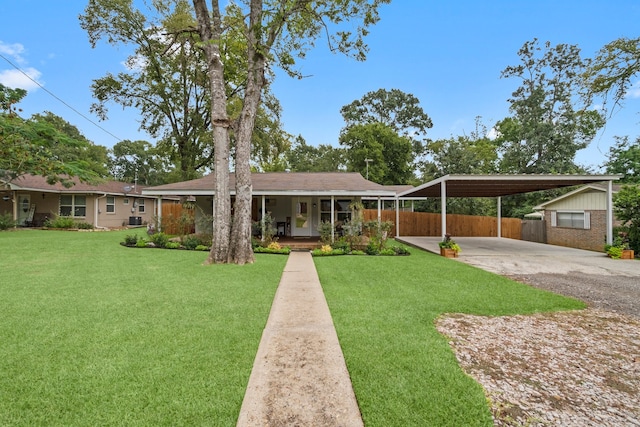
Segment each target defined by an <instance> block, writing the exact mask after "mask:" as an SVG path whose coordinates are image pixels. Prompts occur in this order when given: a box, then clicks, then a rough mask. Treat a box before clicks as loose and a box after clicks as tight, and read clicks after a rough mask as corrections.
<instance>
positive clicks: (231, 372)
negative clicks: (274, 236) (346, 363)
mask: <svg viewBox="0 0 640 427" xmlns="http://www.w3.org/2000/svg"><path fill="white" fill-rule="evenodd" d="M130 233H131V232H95V233H83V232H61V231H39V230H24V231H17V232H3V233H0V271H1V278H0V343H1V345H0V372H1V373H2V375H0V425H65V426H67V425H68V426H71V425H76V426H77V425H87V426H89V425H154V426H161V425H172V426H175V425H219V426H231V425H235V422H236V420H237V416H238V413H239V410H240V405H241V403H242V398H243V396H244V392H245V388H246V385H247V382H248V379H249V375H250V372H251V367H252V365H253V360H254V357H255V354H256V351H257V347H258V344H259V342H260V336H261V334H262V329H263V328H264V325H265V323H266V319H267V317H268V313H269V309H270V307H271V303H272V300H273V296H274V293H275V290H276V287H277V285H278V282H279V279H280V276H281V274H282V270H283V268H284V264H285V262H286V257H276V256H269V255H260V254H258V255H257V256H256V257H257V262H256V263H255V264H253V265H248V266H243V267H239V266H234V265H223V266H203V265H202V262H203V261H204V259H205V257H206V256H207V254H206V253H205V252H197V251H168V250H160V249H135V248H126V247H123V246H120V245H119V244H118V242H120V241H122V240H124V236H125V234H130Z"/></svg>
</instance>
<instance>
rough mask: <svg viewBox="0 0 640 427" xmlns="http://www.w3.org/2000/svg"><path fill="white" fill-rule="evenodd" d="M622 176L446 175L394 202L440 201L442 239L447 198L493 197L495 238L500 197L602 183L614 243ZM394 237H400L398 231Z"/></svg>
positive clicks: (609, 235) (414, 189)
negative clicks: (617, 184) (618, 186)
mask: <svg viewBox="0 0 640 427" xmlns="http://www.w3.org/2000/svg"><path fill="white" fill-rule="evenodd" d="M621 177H622V176H621V175H551V174H549V175H445V176H443V177H440V178H438V179H434V180H432V181H429V182H427V183H426V184H422V185H420V186H418V187H415V188H412V189H409V190H406V191H404V192H401V193H399V194H398V195H397V200H403V199H405V200H406V199H419V198H426V197H434V198H435V197H440V198H441V199H442V203H441V205H442V209H441V212H440V213H441V217H442V236H441V238H444V236H445V235H446V234H447V198H448V197H495V198H496V199H497V205H498V207H497V212H498V237H502V235H501V229H500V228H501V227H500V222H501V219H502V213H501V210H502V206H501V203H502V199H501V198H502V197H503V196H510V195H514V194H523V193H530V192H533V191H540V190H551V189H554V188H563V187H573V186H576V185H585V184H592V183H596V182H603V183H605V184H606V187H607V232H606V234H607V237H606V240H607V243H609V244H611V243H612V242H613V236H612V234H613V201H612V194H613V191H612V184H613V181H617V180H619V179H620V178H621ZM397 206H398V203H397V202H396V223H399V210H398V209H397ZM396 237H400V230H399V227H397V228H396Z"/></svg>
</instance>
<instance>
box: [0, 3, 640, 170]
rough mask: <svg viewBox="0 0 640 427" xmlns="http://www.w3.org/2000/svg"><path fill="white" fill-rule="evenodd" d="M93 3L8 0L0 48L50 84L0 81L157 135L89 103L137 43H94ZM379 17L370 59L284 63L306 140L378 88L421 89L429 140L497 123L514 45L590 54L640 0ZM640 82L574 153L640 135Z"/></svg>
mask: <svg viewBox="0 0 640 427" xmlns="http://www.w3.org/2000/svg"><path fill="white" fill-rule="evenodd" d="M85 5H86V2H85V1H78V0H65V1H48V0H47V1H45V0H20V1H17V0H2V4H1V5H0V23H1V25H0V54H1V55H2V56H3V57H4V58H7V59H8V60H10V61H11V62H12V63H13V64H15V65H17V66H18V67H20V68H21V69H22V70H24V71H26V72H27V73H28V74H30V75H31V76H32V78H34V79H35V80H37V81H38V82H39V83H40V84H41V85H42V86H43V87H44V88H45V89H46V91H45V90H43V89H42V88H39V87H38V86H36V85H34V84H33V83H32V82H31V81H29V80H27V79H26V78H24V76H22V75H21V74H20V73H19V72H17V71H16V70H15V69H14V68H13V67H12V66H11V65H10V64H9V63H8V62H7V61H6V60H5V59H3V58H0V83H3V84H5V85H7V86H11V87H16V86H20V87H24V88H25V89H27V90H28V91H29V94H28V96H27V97H26V99H25V100H24V101H23V102H22V103H21V105H20V107H22V108H23V113H22V115H23V117H29V116H30V115H31V114H34V113H39V112H43V111H51V112H53V113H54V114H57V115H59V116H61V117H63V118H64V119H66V120H67V121H69V122H70V123H72V124H73V125H75V126H77V127H78V128H79V129H80V130H81V132H82V133H83V134H84V135H85V136H86V137H87V138H89V139H90V140H92V141H93V142H94V143H96V144H100V145H104V146H107V147H112V146H113V145H114V144H115V143H117V142H118V139H116V138H114V136H116V137H117V138H120V139H132V140H133V139H145V140H148V141H150V142H154V141H153V140H152V139H151V138H150V137H149V136H148V135H146V134H144V133H141V132H139V130H138V116H137V112H136V111H135V110H131V109H128V110H124V111H123V110H122V108H121V107H120V106H118V105H111V106H110V108H109V111H110V114H109V120H107V121H102V122H101V121H99V120H98V119H97V117H95V116H93V115H92V114H91V113H90V112H89V107H90V105H91V103H92V102H93V99H92V96H91V89H90V86H91V82H92V80H93V79H97V78H99V77H102V76H104V75H105V74H106V73H107V72H112V73H117V72H119V71H121V70H123V65H122V63H123V61H124V60H125V59H126V57H127V54H128V52H129V49H127V48H123V47H119V48H116V47H113V46H109V45H106V44H104V43H103V44H100V45H99V46H98V47H97V48H96V49H92V48H91V46H90V44H89V41H88V37H87V34H86V33H85V32H84V31H83V30H82V29H81V28H80V26H79V22H78V15H79V14H81V13H82V12H83V10H84V7H85ZM381 18H382V19H381V21H380V22H379V23H378V24H377V25H376V26H375V27H373V28H372V29H371V33H370V35H369V37H368V39H367V41H368V44H369V46H370V52H369V55H368V59H367V61H366V62H356V61H355V60H352V59H348V58H345V57H344V56H341V55H337V54H332V53H330V52H329V51H328V49H327V47H326V44H325V43H323V42H319V43H318V44H317V46H316V48H315V49H314V50H313V51H312V52H311V53H309V55H308V56H307V59H305V60H304V61H303V62H301V63H300V69H301V71H302V73H303V74H304V75H307V76H309V77H307V78H304V79H302V80H296V79H291V78H289V77H287V76H286V75H284V74H283V73H278V75H277V79H276V82H275V84H274V85H273V92H274V93H275V95H276V96H277V97H278V98H279V99H280V101H281V103H282V107H283V110H284V111H283V122H284V127H285V129H286V130H287V131H288V132H289V133H292V134H294V135H298V134H300V135H302V136H303V137H304V138H305V139H306V141H307V142H308V143H310V144H314V145H316V144H332V145H336V146H337V145H338V136H339V133H340V129H341V128H342V127H343V126H344V122H343V120H342V116H341V115H340V108H341V107H342V106H344V105H346V104H349V103H350V102H352V101H354V100H356V99H360V98H361V97H362V96H363V95H364V94H365V93H367V92H369V91H375V90H377V89H381V88H384V89H394V88H395V89H400V90H402V91H404V92H407V93H411V94H413V95H415V96H416V97H417V98H418V99H419V100H420V101H421V105H422V107H423V109H424V110H425V111H426V112H427V114H429V115H430V116H431V118H432V120H433V123H434V126H433V128H432V129H431V130H430V131H429V133H428V136H429V137H430V138H432V139H438V138H447V137H450V136H452V135H461V134H464V133H466V134H468V133H470V132H471V131H473V130H474V127H475V117H476V116H481V117H482V120H483V122H484V124H485V125H487V126H489V127H490V126H491V125H493V124H494V123H495V122H496V121H497V120H500V119H502V118H504V117H506V116H507V115H508V114H509V111H508V107H509V105H508V103H507V99H508V98H509V96H510V94H511V92H512V91H513V90H515V89H516V87H517V85H518V82H517V81H516V80H512V79H501V78H500V72H501V71H502V70H503V69H504V68H505V67H506V66H508V65H516V64H517V63H518V57H517V51H518V49H519V48H520V47H521V46H522V45H523V43H524V42H525V41H528V40H531V39H533V38H534V37H535V38H538V39H539V40H541V41H547V40H548V41H550V42H551V43H552V44H554V45H555V44H559V43H567V44H577V45H578V46H579V47H580V48H581V49H582V52H583V54H584V55H585V56H589V57H592V56H594V55H595V53H596V52H597V50H598V49H599V48H600V47H602V46H603V45H604V44H606V43H608V42H610V41H612V40H614V39H616V38H619V37H634V38H635V37H638V22H640V2H638V1H637V0H609V1H606V2H605V1H594V0H581V1H575V0H563V1H558V0H531V1H519V0H510V1H507V0H499V1H484V2H479V1H447V2H445V1H427V0H393V1H392V3H391V4H390V5H386V6H383V8H382V9H381ZM638 80H640V76H639V79H638ZM47 91H49V92H51V93H52V94H53V95H55V97H54V96H52V95H51V94H49V93H47ZM638 92H639V93H638V96H637V97H636V96H630V97H629V98H628V99H627V100H626V102H625V106H624V108H623V109H622V110H620V111H619V112H618V113H617V114H616V115H615V116H614V117H613V118H612V119H611V120H610V122H609V124H608V125H607V127H606V129H605V130H604V131H601V132H600V133H599V134H598V136H597V137H596V139H595V140H594V141H593V142H592V143H591V145H590V146H589V148H587V149H586V150H582V151H580V152H579V153H578V157H577V161H578V162H579V163H581V164H583V165H590V166H593V167H594V168H596V169H595V171H598V170H597V166H599V165H600V164H602V162H603V161H604V160H605V159H606V154H607V152H608V149H609V146H610V145H611V144H612V142H613V136H614V135H629V136H630V137H632V138H633V139H635V138H636V137H637V136H638V135H640V127H639V125H638V123H639V122H640V116H639V115H638V114H639V113H640V91H638ZM56 97H57V98H59V99H61V100H62V101H64V103H63V102H61V101H60V100H59V99H57V98H56ZM65 104H66V105H65ZM67 105H69V106H71V107H72V108H73V110H72V109H70V108H69V107H68V106H67ZM74 110H76V111H78V112H79V113H80V114H82V116H81V115H79V114H78V113H76V112H75V111H74ZM83 116H84V117H83ZM85 117H86V118H88V119H89V120H91V121H88V120H87V119H85ZM103 129H104V130H103Z"/></svg>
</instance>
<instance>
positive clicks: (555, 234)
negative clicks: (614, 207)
mask: <svg viewBox="0 0 640 427" xmlns="http://www.w3.org/2000/svg"><path fill="white" fill-rule="evenodd" d="M585 212H591V228H590V229H589V230H582V229H578V228H564V227H552V226H551V221H550V220H547V221H546V227H547V243H548V244H551V245H558V246H567V247H570V248H578V249H587V250H590V251H598V252H602V251H603V250H604V244H605V236H606V234H607V226H606V224H607V220H606V218H607V213H606V211H585ZM545 218H548V219H550V218H551V211H546V212H545Z"/></svg>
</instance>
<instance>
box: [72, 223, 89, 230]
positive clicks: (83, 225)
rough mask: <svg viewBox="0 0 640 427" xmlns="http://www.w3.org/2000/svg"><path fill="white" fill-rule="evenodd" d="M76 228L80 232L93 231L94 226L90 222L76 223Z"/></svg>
mask: <svg viewBox="0 0 640 427" xmlns="http://www.w3.org/2000/svg"><path fill="white" fill-rule="evenodd" d="M75 228H77V229H79V230H93V224H91V223H88V222H76V224H75Z"/></svg>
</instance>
